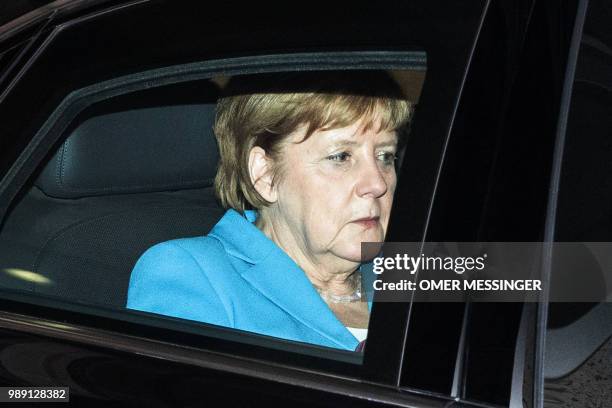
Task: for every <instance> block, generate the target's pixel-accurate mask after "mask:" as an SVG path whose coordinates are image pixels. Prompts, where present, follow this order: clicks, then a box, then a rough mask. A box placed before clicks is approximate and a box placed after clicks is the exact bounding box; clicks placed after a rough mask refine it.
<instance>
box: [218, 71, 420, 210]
mask: <svg viewBox="0 0 612 408" xmlns="http://www.w3.org/2000/svg"><path fill="white" fill-rule="evenodd" d="M225 93H226V95H225V96H223V97H222V98H220V99H219V101H218V102H217V111H216V118H215V124H214V132H215V136H216V138H217V143H218V146H219V154H220V160H219V166H218V169H217V175H216V177H215V193H216V195H217V197H218V198H219V199H220V201H221V204H222V205H223V207H225V208H234V209H236V210H238V211H241V212H244V210H247V209H250V208H255V209H260V208H262V207H264V206H267V205H269V204H270V203H269V202H268V201H266V200H265V199H264V198H263V197H261V195H260V194H259V193H258V192H257V190H256V189H255V187H254V186H253V183H252V182H251V178H250V174H249V168H248V161H249V153H250V151H251V149H252V148H253V147H255V146H259V147H261V148H262V149H264V151H265V152H266V155H267V156H268V157H269V158H270V159H271V160H272V162H273V165H274V167H273V169H272V171H273V180H276V179H277V178H278V177H279V176H280V172H279V168H280V163H282V160H281V152H282V147H283V142H284V141H285V140H286V138H287V136H288V135H290V134H291V133H293V132H295V131H296V130H297V129H298V128H300V127H302V126H305V127H306V134H305V137H304V139H303V140H306V139H307V138H308V137H310V136H311V135H312V134H313V133H314V132H315V131H317V130H320V129H336V128H342V127H346V126H350V125H352V124H354V123H356V122H357V121H359V120H363V121H364V124H363V126H364V131H365V130H368V129H370V128H372V127H373V126H377V127H378V128H377V131H382V130H386V131H389V130H394V131H398V136H399V139H400V143H401V140H402V139H403V137H402V136H403V135H404V133H405V132H402V130H403V129H406V128H407V124H408V122H409V120H410V118H411V113H412V110H413V105H412V103H410V102H409V101H408V100H406V99H405V97H404V96H403V95H402V93H401V91H400V89H399V87H398V85H397V83H395V82H394V81H393V80H392V79H391V78H390V77H389V76H388V75H387V74H386V73H384V72H379V71H369V72H368V71H350V72H307V73H292V74H276V75H272V74H266V75H257V76H255V75H253V76H244V77H237V78H233V79H232V81H230V84H229V85H228V88H227V89H226V92H225ZM273 182H274V181H273Z"/></svg>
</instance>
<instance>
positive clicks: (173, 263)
mask: <svg viewBox="0 0 612 408" xmlns="http://www.w3.org/2000/svg"><path fill="white" fill-rule="evenodd" d="M411 108H412V107H411V104H410V103H409V102H408V101H407V100H406V99H405V98H404V97H403V96H402V94H401V92H400V91H399V88H398V86H397V84H396V83H395V82H394V81H393V80H392V79H391V78H390V77H389V76H387V75H386V74H384V73H380V72H353V73H346V72H345V73H342V72H340V73H333V72H317V73H295V74H285V75H282V76H279V75H258V76H252V77H251V76H245V77H237V78H234V79H233V80H232V81H231V83H230V84H229V86H228V87H227V91H226V95H225V96H224V97H223V98H221V99H220V100H219V102H218V105H217V115H216V119H215V126H214V130H215V135H216V137H217V141H218V145H219V151H220V163H219V168H218V172H217V176H216V179H215V190H216V193H217V196H218V197H219V199H220V201H221V203H222V205H223V206H224V207H225V208H228V210H227V212H226V213H225V215H224V216H223V217H222V218H221V220H220V221H219V222H218V223H217V224H216V226H215V227H213V229H212V230H211V231H210V233H209V234H208V235H207V236H203V237H196V238H185V239H178V240H173V241H169V242H164V243H161V244H158V245H156V246H154V247H152V248H150V249H149V250H148V251H147V252H146V253H145V254H144V255H143V256H142V257H141V258H140V259H139V260H138V262H137V264H136V266H135V268H134V270H133V272H132V276H131V280H130V287H129V293H128V303H127V307H128V308H131V309H137V310H142V311H147V312H153V313H158V314H163V315H169V316H175V317H180V318H184V319H192V320H197V321H202V322H207V323H212V324H216V325H221V326H228V327H232V328H236V329H241V330H247V331H251V332H256V333H260V334H266V335H270V336H275V337H281V338H284V339H289V340H295V341H302V342H307V343H313V344H318V345H322V346H328V347H335V348H342V349H348V350H354V349H355V347H356V346H357V345H358V343H359V341H361V340H363V339H364V338H365V334H366V332H367V325H368V319H369V311H370V307H371V300H369V299H368V301H367V302H366V301H365V300H366V299H365V296H364V295H362V289H364V288H362V284H361V281H362V276H361V272H360V265H361V262H362V260H361V242H381V241H383V240H384V237H385V233H386V230H387V225H388V221H389V214H390V211H391V205H392V203H393V194H394V191H395V186H396V172H395V158H396V154H397V151H398V143H399V141H400V138H401V137H402V136H403V134H404V133H405V132H404V131H403V130H404V129H405V128H406V125H407V122H408V120H409V118H410V113H411ZM362 269H365V268H362Z"/></svg>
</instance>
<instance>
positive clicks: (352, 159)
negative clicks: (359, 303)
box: [265, 121, 397, 263]
mask: <svg viewBox="0 0 612 408" xmlns="http://www.w3.org/2000/svg"><path fill="white" fill-rule="evenodd" d="M377 130H378V127H377V126H376V124H375V126H372V127H370V129H368V130H364V129H363V124H362V121H359V122H357V123H354V124H353V125H351V126H348V127H345V128H339V129H331V130H318V131H316V132H314V133H313V134H312V135H311V136H310V137H309V138H308V139H306V140H305V141H303V142H301V141H302V140H303V137H304V134H305V128H301V129H299V130H298V131H296V132H294V133H293V134H291V135H289V136H288V143H287V144H286V145H285V147H284V151H283V153H282V159H281V160H282V164H281V166H280V168H281V170H280V171H281V174H280V177H279V178H278V179H279V180H278V183H277V185H276V186H275V187H274V188H275V197H276V201H275V202H274V203H273V204H272V206H271V208H270V210H271V211H269V212H268V211H267V212H266V213H268V214H270V215H272V217H274V219H273V220H271V221H272V224H274V225H275V227H274V228H275V229H276V230H279V229H281V230H282V231H281V232H280V233H279V231H276V232H277V234H276V237H277V238H278V239H280V240H283V238H282V237H291V238H290V239H287V238H285V241H289V242H280V244H281V246H282V247H283V248H284V249H285V250H290V251H291V252H293V251H294V250H296V249H297V250H299V251H300V252H302V255H303V256H306V257H309V258H311V260H314V261H321V262H329V261H340V260H344V261H350V262H356V263H359V262H360V261H361V245H360V244H361V242H381V241H383V240H384V237H385V234H386V231H387V225H388V222H389V213H390V211H391V205H392V203H393V193H394V191H395V185H396V174H395V166H394V161H395V155H396V153H397V135H396V132H394V131H386V130H383V131H377ZM299 142H301V143H299ZM267 221H269V220H266V221H265V222H267ZM290 241H294V242H290ZM292 246H297V247H298V248H291V247H292Z"/></svg>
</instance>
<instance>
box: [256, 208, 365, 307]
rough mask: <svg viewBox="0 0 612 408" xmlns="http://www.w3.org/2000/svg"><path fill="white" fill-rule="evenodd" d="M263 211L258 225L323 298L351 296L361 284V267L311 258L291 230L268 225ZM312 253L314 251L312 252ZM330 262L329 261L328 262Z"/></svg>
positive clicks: (321, 258)
mask: <svg viewBox="0 0 612 408" xmlns="http://www.w3.org/2000/svg"><path fill="white" fill-rule="evenodd" d="M268 219H271V220H274V219H275V218H274V217H267V216H265V215H264V211H261V212H260V216H259V217H258V218H257V220H256V222H255V225H256V226H257V228H259V229H260V230H261V231H262V232H263V233H264V234H265V235H266V236H267V237H268V238H269V239H271V240H272V241H273V242H274V243H275V244H276V245H278V246H279V247H280V248H281V249H282V250H283V251H284V252H285V253H286V254H287V255H288V256H289V257H290V258H291V259H292V260H293V261H294V262H295V263H296V264H297V265H298V266H299V267H300V268H301V269H302V270H303V271H304V273H305V275H306V277H307V278H308V280H310V282H311V283H312V285H313V286H314V287H315V289H317V291H318V292H319V293H321V295H322V296H325V295H329V296H331V297H332V298H333V297H338V296H339V297H344V296H352V295H354V294H355V292H356V291H357V290H359V289H360V288H359V285H360V284H361V276H360V274H359V272H358V268H359V263H356V262H350V261H346V260H341V261H340V262H339V261H338V259H337V257H333V258H331V257H330V256H329V255H328V257H325V256H323V257H316V256H312V255H310V256H309V255H308V254H307V251H305V250H303V249H301V248H308V243H306V242H299V241H298V240H296V238H295V235H296V234H292V233H291V232H290V231H289V230H288V228H283V227H282V226H280V225H276V224H275V223H274V222H267V220H268ZM310 252H312V251H310ZM328 258H329V259H328Z"/></svg>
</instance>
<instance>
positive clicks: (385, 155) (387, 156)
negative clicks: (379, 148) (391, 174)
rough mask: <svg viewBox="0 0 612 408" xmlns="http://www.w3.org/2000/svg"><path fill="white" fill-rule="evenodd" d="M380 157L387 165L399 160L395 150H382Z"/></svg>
mask: <svg viewBox="0 0 612 408" xmlns="http://www.w3.org/2000/svg"><path fill="white" fill-rule="evenodd" d="M378 159H379V160H380V161H382V162H383V164H385V165H386V166H392V165H393V164H394V163H395V160H397V156H396V155H395V153H393V152H380V153H379V154H378Z"/></svg>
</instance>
